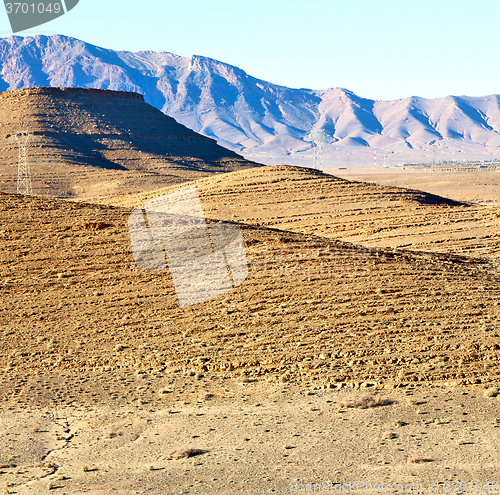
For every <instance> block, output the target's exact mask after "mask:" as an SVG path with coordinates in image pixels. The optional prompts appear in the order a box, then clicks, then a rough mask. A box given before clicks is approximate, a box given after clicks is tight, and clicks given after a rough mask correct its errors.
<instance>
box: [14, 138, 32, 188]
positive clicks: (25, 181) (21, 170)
mask: <svg viewBox="0 0 500 495" xmlns="http://www.w3.org/2000/svg"><path fill="white" fill-rule="evenodd" d="M12 139H13V140H14V139H15V140H16V141H17V144H18V145H19V165H18V168H17V194H25V195H32V194H33V185H32V183H31V172H30V165H29V163H28V153H27V148H28V146H29V142H30V140H31V142H33V141H34V138H33V135H32V134H30V133H29V131H18V132H16V133H15V134H14V135H13V136H12Z"/></svg>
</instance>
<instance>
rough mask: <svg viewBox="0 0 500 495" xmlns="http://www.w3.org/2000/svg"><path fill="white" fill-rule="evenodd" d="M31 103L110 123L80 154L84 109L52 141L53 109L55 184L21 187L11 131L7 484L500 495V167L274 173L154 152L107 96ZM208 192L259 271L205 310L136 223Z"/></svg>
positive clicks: (5, 280) (5, 225) (40, 489)
mask: <svg viewBox="0 0 500 495" xmlns="http://www.w3.org/2000/svg"><path fill="white" fill-rule="evenodd" d="M18 96H20V97H21V100H22V101H24V100H23V97H25V96H26V94H25V93H22V94H18ZM108 96H109V95H108ZM27 97H36V98H38V97H40V98H41V97H43V98H42V100H43V99H44V98H45V99H47V101H45V100H44V101H45V103H44V105H46V108H48V109H49V110H50V111H54V112H56V113H57V112H59V113H60V112H62V111H63V110H61V109H60V107H69V108H73V107H72V105H73V106H74V105H76V106H78V105H80V107H78V108H80V110H81V106H83V107H84V108H85V109H86V111H87V112H88V115H90V116H91V117H92V115H97V116H99V118H100V119H101V120H99V119H94V118H93V117H92V118H90V117H89V118H88V119H87V120H88V121H89V122H92V125H91V126H89V127H88V129H87V128H83V127H82V128H77V129H76V130H75V129H74V128H71V129H70V131H71V132H75V136H76V137H75V138H74V139H75V142H76V143H80V144H79V145H80V146H81V148H79V150H80V151H79V154H78V156H76V158H75V159H74V161H73V162H71V163H69V162H70V161H71V160H72V155H71V153H69V152H68V154H67V155H65V156H64V157H61V156H60V155H61V151H60V150H61V149H63V144H64V142H65V141H64V140H63V139H62V138H61V136H66V138H67V139H69V138H68V137H67V135H68V132H70V131H68V130H67V129H65V128H64V125H66V124H67V121H66V120H64V119H61V121H60V122H59V121H57V119H56V120H55V121H53V122H56V124H57V125H56V124H51V125H54V126H56V129H52V134H50V133H49V134H50V135H49V138H50V139H49V138H47V139H49V141H47V143H48V144H47V143H45V144H47V146H45V144H44V142H43V140H42V139H45V138H43V136H45V134H47V133H48V130H47V128H46V127H43V126H42V124H40V122H41V120H40V117H39V115H38V114H36V113H35V114H30V115H31V116H30V118H31V119H34V120H33V122H35V121H36V122H37V123H38V124H39V125H40V126H41V127H39V128H38V131H37V132H38V136H39V138H40V141H38V145H39V147H38V148H37V150H36V153H38V154H41V155H40V156H42V155H43V157H42V158H40V161H39V162H38V165H36V163H35V164H34V167H33V181H34V189H35V184H37V187H38V189H37V194H34V195H32V196H29V195H19V194H15V193H14V192H13V191H12V188H13V185H14V184H15V182H13V175H12V170H11V168H12V163H13V162H12V160H13V159H12V156H14V155H13V154H12V153H13V151H14V148H12V146H11V147H10V148H9V152H10V155H9V156H10V157H11V158H10V159H11V162H12V163H10V164H9V163H7V164H4V165H3V168H2V167H0V179H1V185H2V187H3V189H2V190H3V191H4V192H2V193H0V218H1V228H0V260H1V264H0V271H1V284H0V294H1V298H0V332H1V333H0V335H1V338H2V349H3V352H2V354H1V355H0V370H1V372H0V445H1V448H0V483H1V485H3V486H2V489H3V490H4V493H20V494H30V493H33V494H39V493H40V494H41V493H49V492H50V493H60V494H62V493H65V494H68V495H69V494H84V493H85V494H113V493H117V494H127V495H128V494H136V493H151V494H181V493H193V494H195V493H197V494H236V493H245V494H246V493H248V494H261V493H293V492H299V491H300V492H307V491H308V492H312V491H316V492H318V491H323V492H326V491H330V492H333V491H337V492H339V491H344V492H345V491H358V492H360V493H373V492H375V491H377V492H380V491H399V492H405V493H406V492H413V493H437V492H439V493H447V492H458V491H462V492H464V491H470V492H476V493H477V492H481V491H483V492H497V491H498V483H499V482H500V469H499V466H500V454H499V449H498V447H499V440H500V436H499V428H500V412H499V406H500V392H499V390H498V388H497V387H500V370H499V365H498V362H499V353H500V325H499V321H498V318H499V316H500V308H499V305H498V304H499V301H500V292H499V291H500V278H499V265H498V249H499V237H498V232H499V229H498V219H499V217H500V205H499V204H498V202H497V201H496V200H495V196H494V194H493V193H494V192H495V191H493V189H494V186H492V185H491V184H496V180H497V179H496V175H495V176H493V175H485V174H486V172H485V173H481V174H479V173H478V174H477V175H473V174H469V175H468V176H467V177H461V176H457V178H456V180H448V179H447V180H446V181H445V180H442V181H441V185H440V188H439V189H436V181H435V179H434V178H433V177H432V178H430V179H429V178H427V177H426V176H424V175H421V176H420V177H417V176H416V175H415V181H416V182H415V184H413V183H412V184H411V185H410V184H400V183H398V182H397V181H399V180H400V177H394V175H393V176H391V175H390V174H389V173H388V174H387V175H382V172H380V171H378V172H377V174H378V175H377V176H376V177H374V176H373V175H371V176H370V177H367V176H363V177H360V176H356V177H354V172H352V171H351V172H352V173H353V176H352V177H347V176H344V177H339V176H338V175H336V174H335V173H334V172H333V171H327V172H330V173H327V172H324V171H318V170H313V169H308V168H301V167H292V166H287V165H282V166H266V167H262V166H258V164H253V163H251V162H246V161H245V160H243V159H242V158H241V157H238V156H234V154H230V153H229V154H228V155H227V156H225V154H224V152H223V151H221V150H219V149H218V148H216V147H215V145H214V144H213V143H211V142H210V141H203V140H197V138H196V137H195V136H192V135H189V133H187V131H183V132H186V136H187V137H186V136H184V137H183V140H182V141H178V142H177V141H176V142H177V145H176V146H178V147H177V148H176V153H177V154H176V156H175V157H173V158H169V157H168V156H167V157H165V156H164V150H163V151H162V149H159V148H157V146H159V144H158V143H160V141H161V139H160V138H157V137H154V136H153V137H151V136H150V141H148V152H149V153H150V155H149V156H141V155H142V154H143V152H142V151H141V150H140V149H139V146H140V143H141V140H140V139H139V138H137V139H136V138H134V135H133V129H132V130H130V129H127V130H126V131H125V130H124V127H123V126H124V125H125V124H128V123H129V122H125V123H123V122H122V123H121V124H120V122H117V121H116V118H115V117H113V118H115V120H114V121H113V120H112V119H111V118H110V119H111V120H106V119H104V120H106V122H105V123H103V122H102V121H103V119H102V117H104V116H105V115H108V113H107V111H105V110H109V111H110V112H111V109H112V108H114V106H116V105H113V104H111V103H110V102H109V101H108V102H107V103H106V105H108V106H107V107H106V105H105V106H104V107H103V106H102V104H101V103H99V102H100V101H101V100H98V98H101V97H102V98H104V97H106V95H105V94H104V96H98V97H96V96H95V94H91V95H90V96H88V95H86V94H84V95H82V94H80V93H75V94H71V95H70V96H69V97H68V98H69V99H65V98H67V93H65V94H64V95H63V96H61V95H55V96H54V95H53V94H49V95H46V94H42V95H41V96H40V95H39V94H36V92H35V94H28V95H27ZM46 97H47V98H46ZM90 97H92V98H95V99H93V100H90V99H89V98H90ZM28 99H29V98H28ZM126 100H127V103H126V104H127V105H128V107H127V108H128V111H132V110H134V108H136V107H135V105H137V108H136V110H137V111H139V110H140V111H143V110H142V109H143V108H144V107H143V106H141V103H140V101H139V100H138V99H135V100H133V101H129V100H130V98H126ZM136 100H137V101H136ZM113 101H115V100H113ZM24 103H25V104H26V107H27V108H32V105H31V106H30V105H29V101H28V100H26V101H24ZM102 108H105V110H102V112H101V109H102ZM131 108H132V110H131ZM54 109H55V110H54ZM49 110H47V111H49ZM80 110H79V113H78V114H79V115H80V114H81V112H80ZM136 110H134V111H136ZM146 110H147V111H148V112H149V111H150V110H149V109H146ZM146 110H144V112H146ZM64 111H67V110H64ZM26 112H27V111H26ZM92 112H93V113H92ZM41 113H42V112H40V114H41ZM28 114H29V112H28ZM146 114H147V112H146V113H145V115H146ZM155 118H156V117H155ZM158 118H159V117H158ZM37 119H38V120H37ZM87 120H85V119H84V120H83V121H82V122H83V124H85V122H87ZM28 121H29V119H28ZM33 122H32V124H33ZM51 122H52V121H51ZM28 123H29V122H28ZM42 123H43V122H42ZM63 124H64V125H63ZM83 124H82V125H83ZM160 124H161V122H160V123H159V124H158V125H160ZM9 125H11V127H12V128H13V129H15V125H14V124H13V123H10V124H9ZM120 125H121V126H122V127H120ZM165 125H166V124H165ZM168 125H169V126H172V125H173V123H172V122H170V121H169V122H168ZM57 126H59V128H57ZM127 132H131V133H132V134H130V135H128V134H127ZM137 132H138V131H137ZM168 132H171V131H168ZM172 132H173V131H172ZM172 132H171V134H169V136H171V137H170V138H169V139H174V138H173V137H172ZM8 133H12V130H8ZM106 133H108V134H106ZM110 136H111V137H110ZM124 136H125V137H126V136H129V137H130V139H128V138H127V140H126V141H127V143H126V144H127V149H126V150H125V151H127V150H131V149H132V148H133V158H134V160H133V162H132V164H131V163H129V162H128V161H127V156H128V155H127V153H126V152H125V151H123V148H121V147H120V146H122V145H121V144H120V143H121V142H122V141H124V140H125V137H124ZM93 139H94V140H98V141H99V143H101V148H97V146H94V144H92V143H93V141H92V140H93ZM134 139H135V140H134ZM155 139H158V141H155ZM175 139H177V138H175ZM151 140H152V141H151ZM185 140H188V141H189V140H193V141H195V142H196V145H197V146H198V148H197V150H198V151H197V153H198V155H197V156H196V157H194V158H192V159H191V160H188V159H186V158H185V157H183V156H178V155H180V154H182V153H184V151H182V149H181V148H180V146H181V144H182V143H184V141H185ZM198 141H199V142H198ZM61 143H62V144H61ZM179 143H181V144H179ZM49 144H50V146H49ZM84 145H85V146H86V147H87V148H88V149H90V150H94V148H96V149H99V150H101V151H100V153H101V154H100V155H99V154H98V153H97V152H95V153H94V155H93V156H92V158H93V160H94V162H93V163H92V165H91V166H89V165H86V164H85V156H86V153H88V152H87V151H86V149H87V148H85V146H84ZM204 146H206V147H208V148H207V149H208V150H209V152H210V154H211V155H210V157H209V159H205V158H204V153H205V151H204V148H203V147H204ZM54 150H55V151H54ZM117 150H118V151H117ZM120 150H121V151H120ZM94 151H95V150H94ZM34 153H35V152H34ZM130 153H132V151H130ZM103 156H104V157H105V159H106V160H107V162H106V163H105V165H106V166H104V165H103V164H102V163H101V162H102V161H103ZM152 162H154V163H152ZM66 163H69V165H68V170H70V171H75V173H74V174H69V173H68V176H67V177H66V176H65V175H64V170H65V166H66V165H65V164H66ZM186 163H187V164H188V165H189V166H188V165H186ZM228 164H229V165H228ZM9 166H10V167H11V168H10V169H9ZM43 167H45V168H43ZM106 167H107V168H106ZM41 170H45V172H44V174H45V175H43V177H44V179H43V181H47V180H49V179H48V177H49V176H50V181H51V184H52V187H51V188H50V189H49V190H48V191H45V192H44V191H43V189H42V188H41V185H42V184H43V181H40V180H39V179H37V176H36V172H37V171H38V172H39V173H40V171H41ZM186 170H187V172H186ZM76 171H78V174H76ZM86 172H88V173H86ZM339 173H340V171H339ZM363 173H364V174H366V172H363V171H360V172H359V174H363ZM398 173H400V171H398ZM75 174H76V175H75ZM488 174H490V172H488ZM491 174H493V172H491ZM122 176H123V177H124V179H123V180H121V179H120V177H122ZM39 177H40V176H39ZM65 177H66V178H65ZM135 179H137V182H136V181H135ZM375 179H376V180H375ZM36 180H38V182H35V181H36ZM405 180H406V179H405ZM79 181H81V187H80V188H79ZM107 181H110V182H112V186H111V187H107V186H106V184H107ZM395 181H396V182H395ZM478 181H483V182H484V183H485V184H488V186H487V187H488V191H489V193H488V194H489V196H486V194H484V193H482V194H481V195H479V193H478V188H479V189H480V188H481V187H482V186H480V185H478V184H479V183H478ZM118 183H119V184H118ZM192 185H194V186H196V190H197V193H198V196H199V199H200V202H201V205H202V207H203V213H204V216H205V218H206V220H207V222H208V223H209V224H212V223H219V222H226V223H232V224H233V225H235V226H237V227H239V229H240V231H241V234H242V237H243V241H244V245H245V252H246V259H247V264H248V275H247V277H246V279H245V280H244V281H243V282H242V283H241V284H240V285H238V286H237V287H234V288H233V289H232V290H230V291H228V292H226V293H224V294H223V295H220V296H218V297H216V298H213V299H211V300H209V301H206V302H203V303H199V304H195V305H192V306H188V307H184V308H182V307H181V306H180V304H179V300H178V297H177V294H176V290H175V286H174V283H173V280H172V276H171V275H170V273H169V270H165V271H158V272H157V271H148V270H144V269H141V268H139V267H138V266H137V265H136V264H135V262H134V256H133V253H132V249H131V243H130V237H129V232H128V219H129V216H130V214H131V212H132V211H133V210H134V209H135V208H140V207H142V206H143V205H144V204H145V203H146V202H147V201H149V200H152V199H154V198H157V197H160V196H163V195H165V194H169V193H170V192H173V191H175V190H176V189H179V188H183V187H186V186H192ZM118 186H119V187H118ZM403 186H404V187H403ZM416 186H418V187H416ZM479 192H480V191H479ZM457 482H458V483H457ZM460 482H461V483H462V484H460ZM349 483H351V484H350V485H349ZM382 483H383V484H384V485H383V486H384V487H385V488H382ZM387 484H390V485H391V489H390V490H388V488H387ZM354 487H355V488H356V489H355V490H354V489H353V488H354Z"/></svg>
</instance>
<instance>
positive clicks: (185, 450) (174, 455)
mask: <svg viewBox="0 0 500 495" xmlns="http://www.w3.org/2000/svg"><path fill="white" fill-rule="evenodd" d="M204 453H205V451H204V450H200V449H194V448H192V447H181V448H180V449H176V450H172V452H170V454H168V456H169V458H170V459H187V458H188V457H194V456H196V455H200V454H204Z"/></svg>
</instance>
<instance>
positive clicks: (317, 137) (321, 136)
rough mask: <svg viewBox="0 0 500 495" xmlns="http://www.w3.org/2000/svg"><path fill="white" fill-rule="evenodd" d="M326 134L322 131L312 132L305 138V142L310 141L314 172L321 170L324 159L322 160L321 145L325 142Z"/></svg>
mask: <svg viewBox="0 0 500 495" xmlns="http://www.w3.org/2000/svg"><path fill="white" fill-rule="evenodd" d="M326 136H327V134H326V132H325V131H324V129H317V130H312V131H311V132H309V134H307V136H306V137H305V140H306V141H311V143H312V145H313V147H314V161H313V168H315V169H316V170H323V167H324V159H323V143H324V142H325V138H326Z"/></svg>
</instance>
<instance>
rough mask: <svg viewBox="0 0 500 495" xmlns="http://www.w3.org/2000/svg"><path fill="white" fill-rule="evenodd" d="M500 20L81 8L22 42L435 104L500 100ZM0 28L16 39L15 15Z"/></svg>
mask: <svg viewBox="0 0 500 495" xmlns="http://www.w3.org/2000/svg"><path fill="white" fill-rule="evenodd" d="M30 1H31V0H30ZM499 19H500V1H498V0H475V1H474V2H473V1H470V0H469V1H462V0H432V1H430V0H397V1H396V0H346V1H338V0H317V1H314V0H313V1H311V2H306V1H297V0H252V1H246V2H243V1H239V0H215V1H210V0H204V1H202V0H176V1H170V0H143V1H125V0H104V1H103V0H80V3H79V4H78V5H77V6H76V7H75V8H74V9H73V10H72V11H71V12H69V13H68V14H66V15H65V16H63V17H61V18H59V19H56V20H55V21H52V22H50V23H48V24H45V25H43V26H40V28H39V29H38V30H30V31H24V32H22V33H19V35H21V36H32V35H35V34H56V33H58V34H64V35H67V36H74V37H75V38H79V39H82V40H84V41H86V42H88V43H92V44H95V45H99V46H103V47H106V48H112V49H116V50H130V51H139V50H153V51H168V52H172V53H176V54H178V55H182V56H191V55H193V54H197V55H204V56H207V57H211V58H215V59H217V60H221V61H223V62H226V63H229V64H232V65H236V66H238V67H240V68H241V69H243V70H245V71H246V72H247V73H248V74H250V75H252V76H255V77H258V78H262V79H265V80H268V81H271V82H273V83H276V84H281V85H284V86H289V87H295V88H300V87H306V88H313V89H326V88H329V87H338V86H341V87H344V88H347V89H350V90H351V91H354V92H355V93H357V94H358V95H360V96H364V97H367V98H374V99H395V98H402V97H405V96H410V95H417V96H424V97H430V98H433V97H441V96H445V95H448V94H454V95H462V94H467V95H471V96H482V95H486V94H492V93H500V68H499V62H498V58H499V52H500V50H499V48H500V29H499V26H498V23H499ZM0 23H1V24H0V31H1V34H0V35H1V36H8V33H9V30H10V26H9V23H8V19H7V15H6V13H5V10H2V11H1V12H0Z"/></svg>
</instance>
